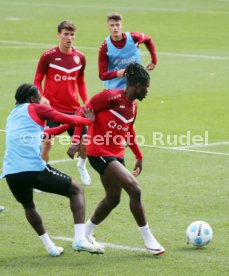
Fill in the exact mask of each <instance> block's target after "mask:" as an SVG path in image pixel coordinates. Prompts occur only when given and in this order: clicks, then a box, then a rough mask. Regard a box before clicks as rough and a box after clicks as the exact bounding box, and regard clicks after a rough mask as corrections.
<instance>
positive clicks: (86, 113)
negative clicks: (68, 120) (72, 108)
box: [83, 106, 95, 122]
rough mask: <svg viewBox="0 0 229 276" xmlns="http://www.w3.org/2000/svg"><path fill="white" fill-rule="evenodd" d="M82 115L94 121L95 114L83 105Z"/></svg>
mask: <svg viewBox="0 0 229 276" xmlns="http://www.w3.org/2000/svg"><path fill="white" fill-rule="evenodd" d="M83 114H84V117H85V118H88V119H91V120H92V121H93V122H94V121H95V114H94V112H93V111H92V110H90V109H89V108H88V107H86V106H85V107H84V111H83Z"/></svg>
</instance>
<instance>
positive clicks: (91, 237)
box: [86, 235, 104, 250]
mask: <svg viewBox="0 0 229 276" xmlns="http://www.w3.org/2000/svg"><path fill="white" fill-rule="evenodd" d="M86 239H87V240H88V241H89V242H90V243H92V244H94V245H96V246H98V247H100V248H102V249H103V250H104V245H102V244H101V243H98V242H97V241H96V240H95V237H94V236H93V235H89V236H87V237H86Z"/></svg>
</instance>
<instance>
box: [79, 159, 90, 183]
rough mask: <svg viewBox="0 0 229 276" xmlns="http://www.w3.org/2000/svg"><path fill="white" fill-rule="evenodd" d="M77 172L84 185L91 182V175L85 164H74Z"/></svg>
mask: <svg viewBox="0 0 229 276" xmlns="http://www.w3.org/2000/svg"><path fill="white" fill-rule="evenodd" d="M76 167H77V169H78V171H79V173H80V179H81V181H82V183H83V184H84V185H90V184H91V177H90V175H89V173H88V171H87V168H86V166H81V165H80V164H79V162H78V163H77V165H76Z"/></svg>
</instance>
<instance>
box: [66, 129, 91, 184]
mask: <svg viewBox="0 0 229 276" xmlns="http://www.w3.org/2000/svg"><path fill="white" fill-rule="evenodd" d="M68 134H69V136H73V134H74V127H71V128H70V129H69V130H68ZM86 134H87V127H86V126H85V127H84V128H83V133H82V139H81V143H80V151H79V156H78V160H77V163H76V168H77V170H78V171H79V173H80V179H81V181H82V183H83V184H84V185H90V184H91V177H90V175H89V173H88V170H87V167H86V164H87V154H86Z"/></svg>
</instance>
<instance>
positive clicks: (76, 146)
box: [67, 144, 80, 159]
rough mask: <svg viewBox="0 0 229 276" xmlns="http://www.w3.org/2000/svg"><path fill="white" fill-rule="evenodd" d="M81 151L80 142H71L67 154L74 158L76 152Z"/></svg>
mask: <svg viewBox="0 0 229 276" xmlns="http://www.w3.org/2000/svg"><path fill="white" fill-rule="evenodd" d="M79 151H80V144H71V146H70V147H69V149H68V151H67V155H68V156H69V157H70V158H71V159H74V156H75V154H76V153H77V152H78V153H79Z"/></svg>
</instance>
